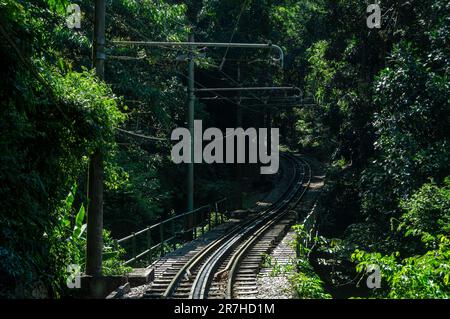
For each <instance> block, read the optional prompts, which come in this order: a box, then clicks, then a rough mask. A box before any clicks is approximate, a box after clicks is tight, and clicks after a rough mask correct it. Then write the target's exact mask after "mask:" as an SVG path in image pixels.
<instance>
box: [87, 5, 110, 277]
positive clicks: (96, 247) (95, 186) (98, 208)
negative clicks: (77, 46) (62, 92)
mask: <svg viewBox="0 0 450 319" xmlns="http://www.w3.org/2000/svg"><path fill="white" fill-rule="evenodd" d="M105 11H106V6H105V0H96V1H95V22H94V45H93V64H94V67H95V70H96V73H97V76H98V77H99V78H101V79H103V78H104V76H105V53H104V48H105ZM88 176H89V177H88V178H89V182H88V200H89V203H88V213H87V243H86V274H87V275H90V276H94V277H99V276H101V275H102V252H103V156H102V153H101V151H100V150H99V149H96V150H95V151H94V154H93V155H92V156H91V159H90V164H89V173H88Z"/></svg>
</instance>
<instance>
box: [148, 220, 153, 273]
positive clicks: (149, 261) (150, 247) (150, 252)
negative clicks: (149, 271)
mask: <svg viewBox="0 0 450 319" xmlns="http://www.w3.org/2000/svg"><path fill="white" fill-rule="evenodd" d="M147 228H148V231H147V249H148V264H149V265H151V264H152V261H153V260H152V259H153V256H152V232H151V229H150V226H148V227H147Z"/></svg>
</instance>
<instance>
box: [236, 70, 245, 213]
mask: <svg viewBox="0 0 450 319" xmlns="http://www.w3.org/2000/svg"><path fill="white" fill-rule="evenodd" d="M237 82H238V85H239V88H238V89H242V88H241V87H240V86H241V65H240V64H239V63H238V69H237ZM240 97H241V91H240V90H238V102H237V106H236V127H242V128H243V122H242V108H241V98H240ZM235 165H236V182H237V185H236V196H235V201H236V202H235V205H236V208H237V209H241V208H242V166H243V164H241V163H237V162H236V164H235Z"/></svg>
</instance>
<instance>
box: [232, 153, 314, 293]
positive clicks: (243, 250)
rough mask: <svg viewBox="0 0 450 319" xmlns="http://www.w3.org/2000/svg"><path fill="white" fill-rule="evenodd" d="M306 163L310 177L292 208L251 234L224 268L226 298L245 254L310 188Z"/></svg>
mask: <svg viewBox="0 0 450 319" xmlns="http://www.w3.org/2000/svg"><path fill="white" fill-rule="evenodd" d="M302 161H303V162H304V163H305V167H307V168H308V172H309V173H308V175H309V176H308V179H307V182H306V185H305V187H304V188H303V191H302V192H301V194H300V195H299V196H298V198H297V200H296V201H295V202H294V203H292V204H291V206H290V208H288V209H286V210H285V211H284V212H283V213H281V214H279V215H278V216H277V217H276V218H274V219H272V220H270V221H269V222H268V223H267V224H266V225H264V227H262V228H261V229H260V230H258V232H257V233H255V234H254V235H252V236H250V237H249V238H248V239H247V240H246V241H245V242H244V243H243V244H242V245H241V247H240V249H239V250H238V251H237V252H236V253H234V254H233V256H232V257H231V259H230V261H229V262H228V264H227V267H226V268H225V269H224V270H225V271H228V281H227V292H226V295H225V298H226V299H231V298H233V284H234V280H235V278H236V274H237V271H238V269H239V264H240V262H241V261H242V259H243V258H244V257H245V255H246V254H247V253H248V251H249V250H250V248H251V247H253V246H254V244H255V243H256V242H257V241H258V240H259V239H260V238H261V237H262V236H263V235H264V234H265V233H266V231H267V230H269V229H270V228H271V227H272V226H273V225H275V224H276V223H277V222H278V221H279V220H280V219H282V218H283V217H285V216H286V215H287V214H288V213H289V212H291V211H292V209H294V208H296V207H297V205H298V203H299V202H300V200H301V199H302V198H303V196H304V195H305V193H306V191H307V190H308V187H309V185H310V183H311V175H312V174H311V166H310V165H309V164H308V163H307V162H306V161H305V160H302Z"/></svg>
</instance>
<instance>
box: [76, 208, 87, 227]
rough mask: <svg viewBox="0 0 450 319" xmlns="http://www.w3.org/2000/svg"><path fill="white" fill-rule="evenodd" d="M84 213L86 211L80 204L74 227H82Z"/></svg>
mask: <svg viewBox="0 0 450 319" xmlns="http://www.w3.org/2000/svg"><path fill="white" fill-rule="evenodd" d="M85 213H86V211H85V209H84V205H83V204H81V207H80V210H79V211H78V214H77V216H76V218H75V227H78V228H81V227H82V225H83V221H84V215H85Z"/></svg>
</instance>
